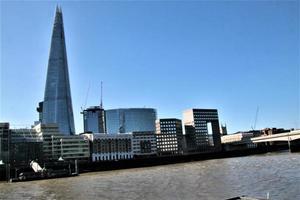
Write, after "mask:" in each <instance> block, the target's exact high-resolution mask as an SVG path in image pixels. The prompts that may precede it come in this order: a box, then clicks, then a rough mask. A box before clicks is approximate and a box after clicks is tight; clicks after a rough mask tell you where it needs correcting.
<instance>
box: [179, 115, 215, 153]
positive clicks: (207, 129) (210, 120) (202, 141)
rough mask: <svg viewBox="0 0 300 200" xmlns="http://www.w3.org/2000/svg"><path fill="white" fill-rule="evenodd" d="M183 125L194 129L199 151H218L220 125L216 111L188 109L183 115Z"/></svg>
mask: <svg viewBox="0 0 300 200" xmlns="http://www.w3.org/2000/svg"><path fill="white" fill-rule="evenodd" d="M183 122H184V125H187V126H193V127H194V129H195V142H196V145H197V148H198V149H199V151H220V150H221V138H220V125H219V118H218V111H217V109H190V110H186V111H184V113H183Z"/></svg>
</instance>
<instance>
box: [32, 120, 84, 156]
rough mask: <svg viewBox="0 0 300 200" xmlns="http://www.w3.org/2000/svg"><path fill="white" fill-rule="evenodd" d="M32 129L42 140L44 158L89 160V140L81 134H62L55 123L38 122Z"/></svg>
mask: <svg viewBox="0 0 300 200" xmlns="http://www.w3.org/2000/svg"><path fill="white" fill-rule="evenodd" d="M34 129H35V130H36V132H37V135H38V136H39V137H41V138H42V140H43V154H44V160H46V161H58V160H65V161H70V160H71V161H74V160H83V161H87V160H89V158H90V147H89V142H88V141H87V140H85V139H84V137H83V136H81V135H63V134H61V133H60V132H59V128H58V126H57V125H56V124H38V125H36V126H35V127H34Z"/></svg>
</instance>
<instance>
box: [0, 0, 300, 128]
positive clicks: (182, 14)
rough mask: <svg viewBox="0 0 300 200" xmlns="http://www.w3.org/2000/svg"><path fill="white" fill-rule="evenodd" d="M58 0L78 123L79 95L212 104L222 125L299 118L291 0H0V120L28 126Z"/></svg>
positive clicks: (108, 102)
mask: <svg viewBox="0 0 300 200" xmlns="http://www.w3.org/2000/svg"><path fill="white" fill-rule="evenodd" d="M57 3H59V4H60V5H61V6H62V10H63V15H64V26H65V36H66V45H67V54H68V64H69V74H70V83H71V93H72V101H73V111H74V117H75V128H76V132H77V133H78V132H81V131H82V127H83V123H82V116H81V114H80V111H81V107H82V106H84V105H85V99H86V96H87V93H88V92H87V91H88V88H89V85H90V89H89V93H88V97H87V104H86V107H87V106H92V105H99V104H100V82H101V80H103V82H104V84H103V85H104V90H103V94H104V97H103V101H104V107H105V108H106V109H110V108H120V107H153V108H156V109H157V112H158V117H159V118H164V117H176V118H182V111H183V110H185V109H188V108H217V109H218V110H219V118H220V122H222V123H226V124H227V127H228V130H229V132H235V131H239V130H249V129H251V126H253V124H254V120H255V113H256V109H257V107H259V113H258V119H257V124H256V128H265V127H283V128H292V127H294V128H300V116H299V115H300V114H299V113H300V108H299V101H300V81H299V79H300V78H299V68H300V66H299V63H300V56H299V53H300V52H299V46H300V41H299V34H300V31H299V17H300V14H299V10H300V4H299V1H213V2H209V1H143V2H136V1H127V2H124V1H123V2H122V1H112V2H108V1H98V2H97V1H90V2H80V1H76V2H70V1H68V2H67V1H63V2H57V1H52V2H36V1H32V2H19V1H14V2H8V1H7V2H6V1H1V81H0V85H1V93H0V97H1V98H0V99H1V102H0V104H1V107H0V121H8V122H10V123H11V124H12V126H18V127H20V126H21V127H24V126H27V127H29V126H30V124H32V122H33V121H35V120H37V119H38V114H37V112H36V107H37V104H38V102H39V101H42V100H43V96H44V88H45V83H46V72H47V62H48V56H49V50H50V39H51V32H52V25H53V20H54V12H55V6H56V4H57Z"/></svg>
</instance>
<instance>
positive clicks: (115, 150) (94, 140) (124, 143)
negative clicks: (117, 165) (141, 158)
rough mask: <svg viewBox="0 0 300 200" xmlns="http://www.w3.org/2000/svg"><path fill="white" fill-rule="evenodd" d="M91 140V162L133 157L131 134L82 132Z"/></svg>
mask: <svg viewBox="0 0 300 200" xmlns="http://www.w3.org/2000/svg"><path fill="white" fill-rule="evenodd" d="M83 136H84V137H85V138H86V139H88V140H89V141H90V142H91V147H92V148H91V158H92V161H93V162H100V161H113V160H128V159H132V158H133V152H132V134H113V135H108V134H103V133H102V134H101V133H100V134H83Z"/></svg>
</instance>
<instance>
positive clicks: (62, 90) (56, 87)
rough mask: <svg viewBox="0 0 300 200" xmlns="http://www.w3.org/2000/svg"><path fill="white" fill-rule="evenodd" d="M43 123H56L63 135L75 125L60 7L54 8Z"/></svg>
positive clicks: (72, 131)
mask: <svg viewBox="0 0 300 200" xmlns="http://www.w3.org/2000/svg"><path fill="white" fill-rule="evenodd" d="M38 112H42V116H40V119H42V123H43V124H49V123H56V124H58V127H59V131H60V132H61V133H62V134H64V135H74V134H75V126H74V118H73V108H72V100H71V89H70V81H69V72H68V62H67V53H66V44H65V34H64V25H63V14H62V11H61V8H58V7H57V8H56V13H55V20H54V25H53V32H52V37H51V48H50V55H49V60H48V71H47V80H46V87H45V94H44V101H43V103H42V111H40V110H39V111H38Z"/></svg>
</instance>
